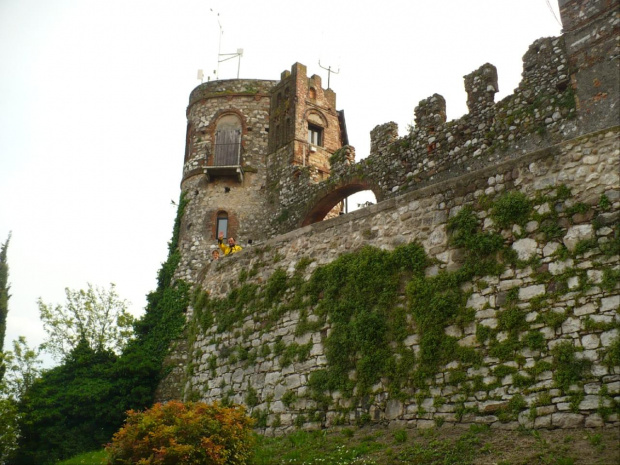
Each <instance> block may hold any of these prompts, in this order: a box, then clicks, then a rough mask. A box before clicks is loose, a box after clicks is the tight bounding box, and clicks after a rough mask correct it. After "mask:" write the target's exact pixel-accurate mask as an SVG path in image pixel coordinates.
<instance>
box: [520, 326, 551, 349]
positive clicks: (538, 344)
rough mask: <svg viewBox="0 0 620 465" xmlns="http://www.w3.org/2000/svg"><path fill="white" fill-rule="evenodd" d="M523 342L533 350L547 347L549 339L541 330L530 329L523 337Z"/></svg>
mask: <svg viewBox="0 0 620 465" xmlns="http://www.w3.org/2000/svg"><path fill="white" fill-rule="evenodd" d="M523 343H524V344H525V346H526V347H529V348H530V349H532V350H540V351H542V350H545V349H546V348H547V341H546V340H545V336H544V335H543V333H541V332H540V331H529V332H528V333H527V334H526V335H525V336H524V337H523Z"/></svg>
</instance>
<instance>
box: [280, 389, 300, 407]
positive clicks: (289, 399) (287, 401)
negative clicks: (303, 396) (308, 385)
mask: <svg viewBox="0 0 620 465" xmlns="http://www.w3.org/2000/svg"><path fill="white" fill-rule="evenodd" d="M296 400H297V395H296V394H295V393H294V392H293V391H286V392H285V393H284V394H283V395H282V403H283V404H284V405H285V406H286V408H291V407H292V406H293V404H294V403H295V401H296Z"/></svg>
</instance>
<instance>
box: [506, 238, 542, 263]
mask: <svg viewBox="0 0 620 465" xmlns="http://www.w3.org/2000/svg"><path fill="white" fill-rule="evenodd" d="M537 248H538V243H537V242H536V241H535V240H534V239H529V238H524V239H519V240H517V241H515V242H513V244H512V249H513V250H514V251H515V252H517V255H518V257H519V260H527V259H529V258H530V257H531V256H532V255H535V254H536V249H537Z"/></svg>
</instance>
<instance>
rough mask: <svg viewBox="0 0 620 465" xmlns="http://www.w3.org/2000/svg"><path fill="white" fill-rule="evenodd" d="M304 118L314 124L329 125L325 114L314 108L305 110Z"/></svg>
mask: <svg viewBox="0 0 620 465" xmlns="http://www.w3.org/2000/svg"><path fill="white" fill-rule="evenodd" d="M304 120H306V121H307V122H308V123H311V124H316V125H319V126H322V127H324V128H326V127H328V126H329V123H328V121H327V118H326V117H325V115H324V114H323V113H321V112H320V111H318V110H315V109H314V108H312V109H309V110H306V112H305V114H304Z"/></svg>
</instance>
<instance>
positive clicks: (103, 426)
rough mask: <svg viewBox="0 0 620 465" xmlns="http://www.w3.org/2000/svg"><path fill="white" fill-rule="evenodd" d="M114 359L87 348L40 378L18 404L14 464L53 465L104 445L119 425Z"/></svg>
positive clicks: (80, 347) (78, 349)
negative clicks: (19, 419) (18, 414)
mask: <svg viewBox="0 0 620 465" xmlns="http://www.w3.org/2000/svg"><path fill="white" fill-rule="evenodd" d="M116 359H117V356H116V355H115V354H114V353H112V352H109V351H99V352H95V351H94V350H92V348H90V346H89V345H88V344H87V343H86V342H82V343H81V344H78V346H77V347H76V348H75V349H74V350H73V351H72V352H71V353H70V354H69V355H68V356H67V357H66V358H65V360H64V363H63V364H62V365H60V366H57V367H55V368H52V369H51V370H48V371H46V372H44V373H43V374H42V375H41V377H40V378H38V379H36V380H35V381H34V383H33V384H32V385H31V386H30V388H29V389H27V390H26V391H25V393H24V395H23V397H22V399H21V402H20V404H19V413H20V415H21V416H22V421H21V422H20V428H21V437H20V440H19V451H18V453H17V457H16V463H37V464H46V463H52V462H53V461H55V460H59V459H65V458H69V457H71V456H73V455H75V454H76V453H78V452H83V451H89V450H94V449H97V448H99V447H100V445H101V444H103V443H104V442H106V441H107V440H108V439H109V438H110V436H111V435H112V433H113V432H114V431H115V430H116V428H118V425H119V424H120V423H121V422H122V419H123V412H122V411H121V410H119V409H118V407H117V404H118V403H119V401H120V398H121V397H122V395H123V393H122V392H120V391H119V385H118V384H116V382H115V375H114V365H115V362H116Z"/></svg>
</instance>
